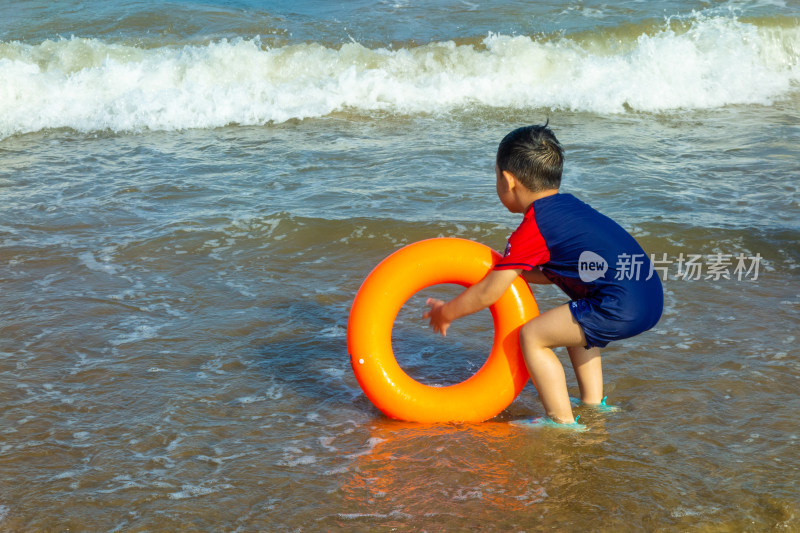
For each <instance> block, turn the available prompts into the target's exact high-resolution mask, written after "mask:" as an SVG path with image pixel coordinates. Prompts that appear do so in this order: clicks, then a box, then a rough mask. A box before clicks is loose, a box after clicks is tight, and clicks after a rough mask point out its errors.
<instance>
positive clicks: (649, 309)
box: [494, 193, 664, 348]
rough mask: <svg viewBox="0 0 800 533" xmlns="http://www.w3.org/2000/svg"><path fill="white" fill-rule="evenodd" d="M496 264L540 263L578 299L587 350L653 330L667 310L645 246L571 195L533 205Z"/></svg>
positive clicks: (575, 306) (575, 309) (574, 305)
mask: <svg viewBox="0 0 800 533" xmlns="http://www.w3.org/2000/svg"><path fill="white" fill-rule="evenodd" d="M494 268H495V269H497V270H503V269H517V268H519V269H522V270H531V269H533V268H539V269H540V270H541V271H542V273H543V274H544V275H545V276H547V278H548V279H549V280H550V281H552V282H553V283H554V284H556V285H558V286H559V287H560V288H561V289H562V290H563V291H564V292H565V293H567V295H568V296H569V297H570V299H571V300H572V301H571V302H570V304H569V309H570V311H571V312H572V315H573V316H574V317H575V320H577V321H578V324H580V325H581V327H582V328H583V332H584V334H585V335H586V342H587V347H593V346H597V347H600V348H602V347H604V346H606V345H607V344H608V343H609V342H611V341H616V340H620V339H626V338H628V337H632V336H634V335H638V334H639V333H642V332H643V331H646V330H648V329H650V328H652V327H653V326H655V325H656V323H657V322H658V319H659V318H660V317H661V311H662V309H663V307H664V293H663V290H662V288H661V280H660V279H659V277H658V274H657V273H654V272H653V270H652V268H651V263H650V259H649V258H648V256H647V254H645V253H644V251H643V250H642V247H641V246H639V243H637V242H636V240H635V239H634V238H633V237H632V236H631V235H630V234H629V233H628V232H627V231H625V230H624V229H623V228H622V227H621V226H620V225H619V224H617V223H616V222H614V221H613V220H611V219H610V218H608V217H607V216H605V215H603V214H601V213H599V212H598V211H596V210H594V209H593V208H592V207H590V206H589V205H587V204H585V203H584V202H582V201H580V200H578V199H577V198H575V197H574V196H572V195H571V194H561V193H559V194H554V195H552V196H545V197H544V198H540V199H539V200H536V201H535V202H533V204H531V207H530V208H529V209H528V211H526V213H525V218H524V219H523V221H522V223H521V224H520V225H519V227H518V228H517V229H516V230H515V231H514V233H512V234H511V237H509V239H508V245H507V246H506V251H505V254H504V256H503V258H502V259H501V260H500V261H499V262H498V263H497V264H496V265H495V267H494Z"/></svg>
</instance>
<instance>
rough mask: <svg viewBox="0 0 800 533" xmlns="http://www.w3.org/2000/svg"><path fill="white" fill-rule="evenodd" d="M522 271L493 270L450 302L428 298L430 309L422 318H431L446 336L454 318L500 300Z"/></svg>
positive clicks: (436, 329) (435, 330)
mask: <svg viewBox="0 0 800 533" xmlns="http://www.w3.org/2000/svg"><path fill="white" fill-rule="evenodd" d="M520 272H522V271H521V270H518V269H512V270H492V271H491V272H489V273H488V274H487V275H486V277H485V278H483V279H482V280H481V281H479V282H478V283H476V284H475V285H473V286H471V287H468V288H467V289H466V290H464V292H462V293H461V294H459V295H458V296H456V297H455V298H453V299H452V300H450V301H449V302H443V301H441V300H436V299H434V298H428V301H427V302H426V303H427V304H428V305H429V306H430V311H427V312H426V313H425V314H423V315H422V318H430V324H431V327H432V328H433V331H434V332H437V333H441V334H442V335H443V336H444V335H446V334H447V328H449V327H450V323H451V322H453V321H454V320H456V319H458V318H461V317H462V316H467V315H471V314H472V313H476V312H478V311H480V310H481V309H485V308H487V307H489V306H490V305H492V304H493V303H495V302H496V301H497V300H499V299H500V297H501V296H502V295H503V293H504V292H506V290H507V289H508V287H509V286H510V285H511V284H512V283H513V282H514V280H515V279H517V276H519V275H520Z"/></svg>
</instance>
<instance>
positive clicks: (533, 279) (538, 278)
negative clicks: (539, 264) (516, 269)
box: [521, 268, 553, 285]
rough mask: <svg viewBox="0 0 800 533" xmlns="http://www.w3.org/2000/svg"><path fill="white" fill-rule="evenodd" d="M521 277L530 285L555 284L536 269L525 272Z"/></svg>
mask: <svg viewBox="0 0 800 533" xmlns="http://www.w3.org/2000/svg"><path fill="white" fill-rule="evenodd" d="M521 275H522V278H523V279H524V280H525V281H527V282H528V283H533V284H536V285H550V284H552V283H553V282H552V281H550V279H548V277H547V276H545V275H544V273H543V272H542V271H541V270H539V269H538V268H534V269H533V270H526V271H523V272H522V274H521Z"/></svg>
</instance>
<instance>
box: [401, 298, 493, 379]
mask: <svg viewBox="0 0 800 533" xmlns="http://www.w3.org/2000/svg"><path fill="white" fill-rule="evenodd" d="M463 290H464V287H462V286H460V285H436V286H433V287H428V288H427V289H423V290H422V291H420V292H418V293H417V294H415V295H414V296H412V297H411V298H410V299H409V300H408V301H407V302H406V303H405V305H403V307H402V309H401V310H400V312H399V313H398V314H397V318H396V319H395V322H394V327H393V328H392V350H393V351H394V355H395V358H396V359H397V363H398V364H399V365H400V367H401V368H402V369H403V370H404V371H405V372H406V373H407V374H408V375H409V376H411V377H412V378H413V379H415V380H416V381H419V382H420V383H424V384H425V385H432V386H447V385H454V384H456V383H461V382H462V381H465V380H467V379H469V378H470V377H472V376H473V375H474V374H475V373H476V372H477V371H478V370H479V369H480V368H481V367H482V366H483V364H484V363H485V362H486V359H487V358H488V357H489V351H490V350H491V348H492V343H493V341H494V324H493V322H492V315H491V313H490V312H489V310H488V309H487V310H483V311H480V312H478V313H475V314H474V315H470V316H466V317H463V318H461V319H459V320H456V321H455V322H453V324H452V325H451V326H450V329H448V330H447V337H442V336H441V335H439V334H438V333H437V334H434V333H433V330H431V329H430V327H429V325H428V319H423V318H422V314H423V313H424V312H425V311H427V309H428V306H427V305H425V301H426V300H427V299H428V298H437V299H439V300H444V301H447V300H450V299H452V298H454V297H455V296H457V295H458V294H460V293H461V291H463Z"/></svg>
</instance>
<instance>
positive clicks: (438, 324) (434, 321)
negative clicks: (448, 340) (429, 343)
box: [422, 298, 452, 337]
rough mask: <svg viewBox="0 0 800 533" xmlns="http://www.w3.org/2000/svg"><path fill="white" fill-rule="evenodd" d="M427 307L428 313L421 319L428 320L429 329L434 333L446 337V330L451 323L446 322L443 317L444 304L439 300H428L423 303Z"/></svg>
mask: <svg viewBox="0 0 800 533" xmlns="http://www.w3.org/2000/svg"><path fill="white" fill-rule="evenodd" d="M425 303H426V304H427V305H428V307H430V310H429V311H426V312H425V313H424V314H423V315H422V318H430V324H431V328H432V329H433V332H434V333H441V334H442V337H446V336H447V328H449V327H450V323H451V322H452V321H450V320H447V319H446V318H445V317H444V313H443V310H444V304H445V303H444V302H443V301H441V300H437V299H435V298H428V299H427V301H426V302H425Z"/></svg>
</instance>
